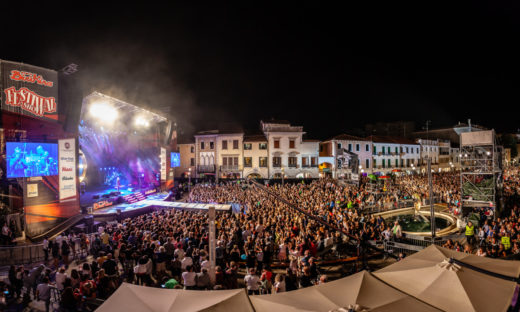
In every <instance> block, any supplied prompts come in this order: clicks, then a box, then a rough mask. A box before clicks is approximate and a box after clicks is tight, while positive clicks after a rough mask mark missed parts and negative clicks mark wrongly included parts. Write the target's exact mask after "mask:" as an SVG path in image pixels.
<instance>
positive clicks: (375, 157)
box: [367, 135, 420, 173]
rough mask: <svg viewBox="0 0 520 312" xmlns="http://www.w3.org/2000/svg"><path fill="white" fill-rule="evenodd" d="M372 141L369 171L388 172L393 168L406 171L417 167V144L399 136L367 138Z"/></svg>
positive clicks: (418, 157)
mask: <svg viewBox="0 0 520 312" xmlns="http://www.w3.org/2000/svg"><path fill="white" fill-rule="evenodd" d="M367 140H369V141H371V142H372V164H373V166H372V170H370V171H371V172H378V171H379V172H383V173H388V172H390V171H392V170H393V169H404V170H408V171H412V170H414V168H417V167H416V166H417V164H418V163H419V160H420V150H419V144H418V143H416V142H414V141H412V140H409V139H406V138H400V137H388V136H376V135H372V136H369V137H368V138H367Z"/></svg>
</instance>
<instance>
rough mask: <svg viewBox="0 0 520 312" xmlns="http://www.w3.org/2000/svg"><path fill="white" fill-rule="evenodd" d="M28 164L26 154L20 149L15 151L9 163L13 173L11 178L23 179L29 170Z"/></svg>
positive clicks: (17, 148)
mask: <svg viewBox="0 0 520 312" xmlns="http://www.w3.org/2000/svg"><path fill="white" fill-rule="evenodd" d="M27 167H28V166H27V163H26V162H25V156H24V153H22V150H21V149H20V148H19V147H16V148H15V149H14V155H13V156H12V157H11V160H10V161H9V171H10V172H12V173H11V176H13V177H23V176H25V169H27Z"/></svg>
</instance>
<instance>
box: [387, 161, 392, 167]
mask: <svg viewBox="0 0 520 312" xmlns="http://www.w3.org/2000/svg"><path fill="white" fill-rule="evenodd" d="M386 163H387V164H388V168H390V167H392V165H391V163H390V159H387V160H386Z"/></svg>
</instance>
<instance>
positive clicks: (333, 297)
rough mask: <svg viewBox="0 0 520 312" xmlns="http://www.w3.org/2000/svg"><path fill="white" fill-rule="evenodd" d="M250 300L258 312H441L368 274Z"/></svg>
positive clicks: (358, 274) (363, 273)
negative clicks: (348, 311)
mask: <svg viewBox="0 0 520 312" xmlns="http://www.w3.org/2000/svg"><path fill="white" fill-rule="evenodd" d="M249 298H250V300H251V303H252V304H253V306H254V308H255V310H256V311H257V312H263V311H266V312H277V311H333V310H338V309H341V308H347V307H349V306H351V307H352V306H357V309H356V311H389V312H391V311H404V310H409V311H439V310H438V309H436V308H434V307H432V306H430V305H428V304H426V303H423V302H421V301H419V300H417V299H415V298H413V297H410V296H408V295H407V294H405V293H403V292H401V291H399V290H397V289H395V288H393V287H391V286H388V285H387V284H385V283H384V282H381V281H380V280H378V279H377V278H375V277H374V276H372V275H371V274H370V273H368V272H366V271H363V272H359V273H357V274H354V275H351V276H348V277H345V278H342V279H339V280H336V281H332V282H329V283H325V284H322V285H318V286H313V287H307V288H302V289H299V290H295V291H291V292H285V293H279V294H273V295H262V296H251V297H249Z"/></svg>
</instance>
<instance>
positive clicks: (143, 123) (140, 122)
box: [134, 116, 150, 128]
mask: <svg viewBox="0 0 520 312" xmlns="http://www.w3.org/2000/svg"><path fill="white" fill-rule="evenodd" d="M134 124H135V126H137V127H142V128H148V127H149V126H150V122H149V121H148V120H147V119H146V118H145V117H144V116H137V117H136V118H135V120H134Z"/></svg>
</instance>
